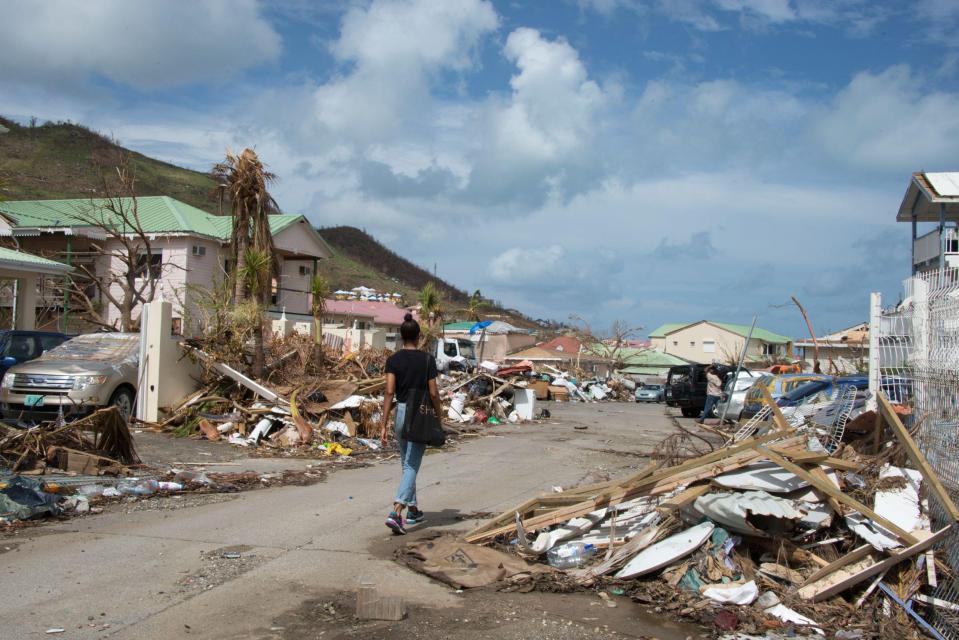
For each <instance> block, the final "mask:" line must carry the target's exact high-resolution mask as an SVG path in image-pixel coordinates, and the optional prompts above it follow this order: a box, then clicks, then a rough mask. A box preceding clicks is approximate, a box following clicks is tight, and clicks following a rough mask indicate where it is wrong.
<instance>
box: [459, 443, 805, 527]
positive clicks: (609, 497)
mask: <svg viewBox="0 0 959 640" xmlns="http://www.w3.org/2000/svg"><path fill="white" fill-rule="evenodd" d="M782 438H783V433H782V432H779V431H777V432H773V433H767V434H766V435H764V436H761V437H759V438H751V439H749V440H745V441H743V442H741V443H739V444H738V445H736V446H733V447H724V448H722V449H718V450H716V451H714V452H712V453H709V454H706V455H705V456H700V457H698V458H693V459H692V460H687V461H686V462H683V463H682V464H678V465H675V466H672V467H668V468H666V469H663V470H662V471H659V472H658V473H652V472H653V471H656V470H657V469H658V468H659V466H660V465H662V461H659V462H654V463H650V464H649V465H647V466H646V467H644V468H643V469H641V470H640V471H638V472H636V473H634V474H632V475H630V476H627V477H626V478H624V479H623V480H621V481H618V482H617V483H616V484H612V485H610V484H609V483H605V482H604V483H599V485H597V486H601V487H603V489H602V490H600V491H598V492H597V495H596V496H595V497H587V498H584V500H583V501H582V502H580V503H578V504H577V505H573V506H570V507H566V508H562V509H558V510H556V512H555V513H554V514H552V515H547V514H544V515H541V516H536V517H534V518H530V519H527V520H524V521H523V526H524V527H526V528H527V529H528V530H529V531H535V530H537V529H541V528H543V527H548V526H550V525H553V524H557V523H560V522H566V521H568V520H571V519H572V518H576V517H579V516H582V515H585V514H587V513H589V512H590V511H595V510H596V509H597V508H601V507H604V506H613V505H616V504H619V503H620V502H623V501H624V500H627V499H629V498H633V497H636V496H638V495H640V494H641V493H642V492H643V490H644V489H648V490H651V491H653V490H655V492H656V493H664V492H665V491H667V490H670V489H672V488H675V486H677V485H678V484H682V483H685V484H691V483H692V482H695V481H697V480H702V479H705V478H708V477H711V476H713V475H718V474H719V473H724V472H726V471H732V470H734V469H738V468H739V467H741V466H745V465H746V464H748V463H749V462H752V461H753V460H755V459H756V458H757V457H758V456H757V455H756V454H755V451H754V450H753V449H752V447H753V446H754V445H759V444H765V443H767V442H772V441H774V440H780V439H782ZM800 442H802V439H801V438H798V437H796V438H792V439H788V440H786V441H784V442H782V443H780V444H782V445H783V446H787V447H788V446H795V445H797V444H799V443H800ZM717 463H721V464H720V466H719V468H718V469H717V468H709V469H708V470H707V471H706V472H705V473H703V472H702V471H699V470H700V469H701V468H702V467H706V466H708V465H713V464H717ZM690 472H693V473H692V474H690ZM670 480H672V482H667V483H666V484H660V483H662V482H664V481H670ZM624 488H625V489H626V490H624ZM576 491H577V492H579V491H580V490H576ZM515 512H516V510H512V511H507V512H503V513H502V514H500V515H499V516H497V517H496V518H494V521H496V522H494V521H490V522H486V523H485V524H484V525H482V526H480V527H477V528H476V529H474V530H472V531H470V532H469V533H467V534H466V537H465V538H464V539H465V540H466V541H467V542H480V541H483V540H491V539H493V538H495V537H496V536H498V535H502V534H504V533H509V532H510V531H514V530H515V528H516V526H515V524H506V522H511V521H512V519H513V517H514V514H515Z"/></svg>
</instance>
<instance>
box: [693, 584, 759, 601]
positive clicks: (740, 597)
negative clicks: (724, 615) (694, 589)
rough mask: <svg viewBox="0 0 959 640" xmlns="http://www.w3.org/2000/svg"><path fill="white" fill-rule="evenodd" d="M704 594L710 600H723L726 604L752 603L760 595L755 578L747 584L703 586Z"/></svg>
mask: <svg viewBox="0 0 959 640" xmlns="http://www.w3.org/2000/svg"><path fill="white" fill-rule="evenodd" d="M702 594H703V595H704V596H706V597H707V598H709V599H710V600H715V601H716V602H722V603H724V604H738V605H747V604H752V603H753V601H754V600H755V599H756V598H757V597H758V596H759V588H758V587H757V586H756V581H755V580H750V581H749V582H747V583H745V584H736V583H733V582H731V583H729V584H712V585H709V586H707V587H703V589H702Z"/></svg>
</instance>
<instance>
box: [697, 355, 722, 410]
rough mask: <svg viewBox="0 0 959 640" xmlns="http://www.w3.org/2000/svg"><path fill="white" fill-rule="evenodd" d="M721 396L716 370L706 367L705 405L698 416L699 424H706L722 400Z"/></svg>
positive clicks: (720, 382) (719, 381)
mask: <svg viewBox="0 0 959 640" xmlns="http://www.w3.org/2000/svg"><path fill="white" fill-rule="evenodd" d="M722 396H723V381H722V380H721V379H720V378H719V375H717V373H716V370H715V369H714V368H713V367H712V366H711V365H710V366H708V367H706V404H705V406H703V412H702V413H701V414H699V423H700V424H703V423H704V422H706V418H708V417H709V416H710V415H711V414H712V412H713V408H715V406H716V405H717V404H719V401H720V400H722Z"/></svg>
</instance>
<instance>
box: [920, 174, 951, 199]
mask: <svg viewBox="0 0 959 640" xmlns="http://www.w3.org/2000/svg"><path fill="white" fill-rule="evenodd" d="M925 176H926V180H928V181H929V184H931V185H932V188H933V189H935V190H936V193H938V194H939V195H940V196H943V197H946V198H948V197H957V196H959V173H957V172H949V173H927V174H925Z"/></svg>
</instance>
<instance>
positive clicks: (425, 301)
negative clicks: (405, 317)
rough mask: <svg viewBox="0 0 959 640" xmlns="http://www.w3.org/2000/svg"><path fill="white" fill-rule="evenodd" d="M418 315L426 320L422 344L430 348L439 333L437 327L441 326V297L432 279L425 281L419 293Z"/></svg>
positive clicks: (443, 311)
mask: <svg viewBox="0 0 959 640" xmlns="http://www.w3.org/2000/svg"><path fill="white" fill-rule="evenodd" d="M419 303H420V317H421V318H423V319H424V320H426V331H425V332H424V334H423V346H424V348H426V349H427V350H431V348H432V345H433V343H434V342H435V341H436V336H437V334H439V333H440V331H439V329H438V327H442V326H443V314H444V313H445V310H444V309H443V298H442V296H441V295H440V291H439V289H438V288H437V287H436V285H435V284H433V282H432V281H430V282H427V283H426V285H424V286H423V289H422V290H421V291H420V294H419Z"/></svg>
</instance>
